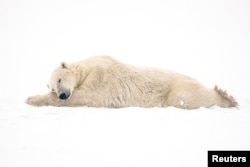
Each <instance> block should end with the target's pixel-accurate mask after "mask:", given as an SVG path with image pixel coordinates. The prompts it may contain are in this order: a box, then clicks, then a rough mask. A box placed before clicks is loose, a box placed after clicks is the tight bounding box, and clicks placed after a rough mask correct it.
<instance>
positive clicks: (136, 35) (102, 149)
mask: <svg viewBox="0 0 250 167" xmlns="http://www.w3.org/2000/svg"><path fill="white" fill-rule="evenodd" d="M249 18H250V1H248V0H237V1H236V0H210V1H203V0H191V1H185V0H175V1H172V0H151V1H150V0H144V1H142V0H126V1H115V0H79V1H77V0H70V1H66V0H42V1H38V0H36V1H33V0H22V1H19V0H0V76H1V82H0V95H1V96H0V101H1V102H0V114H1V115H0V166H20V164H21V166H22V165H23V166H26V167H27V166H39V165H40V166H43V165H45V166H58V165H60V166H84V165H85V166H109V167H110V166H169V165H170V166H174V165H176V166H180V165H181V166H191V165H192V166H205V165H206V151H207V150H208V149H250V142H249V141H250V136H249V129H250V113H249V110H250V95H249V93H250V88H249V85H250V77H249V71H250V66H249V62H250V60H249V55H250V19H249ZM103 54H105V55H110V56H113V57H115V58H117V59H119V60H121V61H123V62H126V63H129V64H135V65H142V66H154V67H160V68H164V69H171V70H175V71H178V72H181V73H185V74H187V75H190V76H193V77H195V78H197V79H198V80H200V81H201V82H202V83H203V84H205V85H206V86H208V87H213V86H214V84H218V85H219V87H222V88H224V89H227V90H228V92H230V93H231V94H233V95H234V96H235V97H236V98H237V99H238V101H239V104H240V110H235V109H219V108H217V107H215V108H212V109H199V110H195V111H182V110H178V109H175V108H171V107H170V108H168V109H138V108H129V109H120V110H109V109H89V108H80V109H79V108H77V109H71V108H61V109H58V108H54V107H43V108H34V107H30V106H27V105H25V104H24V103H23V101H24V100H25V98H27V97H28V96H30V95H34V94H39V93H46V91H47V88H46V84H47V82H48V79H49V77H50V73H51V71H52V70H53V69H54V68H55V67H56V66H57V65H59V63H60V62H61V61H69V62H74V61H79V60H82V59H85V58H88V57H91V56H95V55H103ZM57 121H59V124H58V122H57ZM72 129H73V130H72ZM114 131H115V133H114ZM117 135H118V136H117ZM67 136H68V138H67ZM87 136H88V137H87ZM65 137H66V138H65ZM76 138H77V139H76ZM185 139H187V140H185ZM72 143H73V144H72ZM35 155H37V156H35ZM28 157H30V158H28ZM53 157H54V158H53ZM194 157H197V158H194ZM32 159H33V160H32ZM18 164H19V165H18ZM187 164H189V165H187Z"/></svg>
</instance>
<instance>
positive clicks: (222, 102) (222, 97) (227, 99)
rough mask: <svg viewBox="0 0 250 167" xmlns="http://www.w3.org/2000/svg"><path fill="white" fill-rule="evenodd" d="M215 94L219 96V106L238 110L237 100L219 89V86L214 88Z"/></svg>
mask: <svg viewBox="0 0 250 167" xmlns="http://www.w3.org/2000/svg"><path fill="white" fill-rule="evenodd" d="M214 90H215V92H216V93H217V94H218V95H219V102H218V104H217V105H218V106H220V107H224V108H229V107H236V108H238V102H237V101H236V100H235V98H234V97H233V96H231V95H228V94H227V92H226V91H225V90H222V89H219V88H218V86H217V85H215V87H214Z"/></svg>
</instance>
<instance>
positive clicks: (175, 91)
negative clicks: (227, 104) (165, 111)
mask: <svg viewBox="0 0 250 167" xmlns="http://www.w3.org/2000/svg"><path fill="white" fill-rule="evenodd" d="M166 104H167V106H174V107H177V108H182V109H195V108H200V107H210V106H213V105H215V104H216V94H215V92H214V91H213V90H210V89H207V88H205V87H204V86H202V85H199V84H197V83H188V84H181V85H175V86H174V87H173V88H172V90H171V91H170V93H169V95H168V98H167V101H166Z"/></svg>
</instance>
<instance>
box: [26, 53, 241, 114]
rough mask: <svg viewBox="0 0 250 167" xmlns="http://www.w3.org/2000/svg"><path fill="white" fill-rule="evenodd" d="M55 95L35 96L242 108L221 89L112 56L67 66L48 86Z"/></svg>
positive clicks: (95, 103) (58, 101)
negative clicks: (131, 63)
mask: <svg viewBox="0 0 250 167" xmlns="http://www.w3.org/2000/svg"><path fill="white" fill-rule="evenodd" d="M48 87H49V89H50V93H48V94H45V95H37V96H32V97H29V98H28V99H27V100H26V101H25V102H26V103H27V104H30V105H34V106H47V105H51V106H72V107H75V106H89V107H109V108H121V107H168V106H174V107H177V108H182V109H195V108H200V107H210V106H213V105H217V106H220V107H237V105H238V104H237V102H236V100H235V99H234V98H233V97H232V96H229V95H228V94H227V93H226V92H225V91H223V90H221V89H219V88H218V87H217V86H215V87H214V89H208V88H206V87H204V86H203V85H202V84H200V83H199V82H198V81H197V80H195V79H193V78H191V77H189V76H186V75H182V74H179V73H176V72H173V71H166V70H165V71H164V70H160V69H154V68H139V67H135V66H132V65H128V64H123V63H121V62H119V61H117V60H115V59H113V58H111V57H108V56H98V57H92V58H89V59H87V60H84V61H80V62H76V63H71V64H69V63H64V62H63V63H61V65H60V66H59V67H58V68H56V69H55V70H54V72H53V73H52V76H51V80H50V83H49V84H48Z"/></svg>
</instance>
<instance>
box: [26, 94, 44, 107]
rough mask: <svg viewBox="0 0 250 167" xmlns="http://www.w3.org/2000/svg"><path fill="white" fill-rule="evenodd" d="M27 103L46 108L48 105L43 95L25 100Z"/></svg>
mask: <svg viewBox="0 0 250 167" xmlns="http://www.w3.org/2000/svg"><path fill="white" fill-rule="evenodd" d="M25 103H26V104H29V105H32V106H45V105H46V103H45V102H44V100H43V98H42V96H41V95H36V96H31V97H29V98H27V99H26V100H25Z"/></svg>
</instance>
